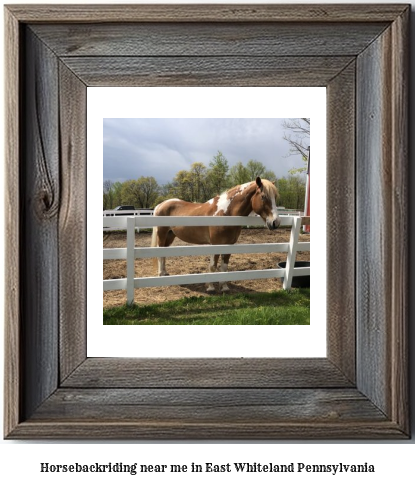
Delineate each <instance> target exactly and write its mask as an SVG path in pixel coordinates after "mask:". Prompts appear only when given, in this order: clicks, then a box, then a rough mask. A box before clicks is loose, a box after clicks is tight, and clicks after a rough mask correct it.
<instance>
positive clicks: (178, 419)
mask: <svg viewBox="0 0 415 488" xmlns="http://www.w3.org/2000/svg"><path fill="white" fill-rule="evenodd" d="M409 15H410V7H409V6H408V5H402V4H400V5H393V4H382V5H321V6H318V5H258V4H257V5H123V6H121V5H103V6H100V8H99V9H97V8H96V6H95V5H67V6H66V5H59V6H58V5H57V6H53V5H43V6H42V5H36V6H32V7H30V6H27V5H11V6H8V7H6V9H5V22H6V49H7V54H6V73H7V76H6V94H7V97H6V111H7V113H6V117H7V118H6V130H7V132H6V139H5V140H6V141H7V143H6V165H5V166H6V171H7V174H6V188H7V191H6V232H7V237H6V242H7V251H6V257H7V270H6V279H7V283H8V286H7V297H6V340H5V347H6V351H5V354H6V363H5V364H6V368H5V375H6V378H5V422H4V425H5V432H4V436H5V438H7V439H48V438H52V439H70V438H72V439H175V440H178V439H204V440H219V439H229V440H231V439H232V440H233V439H241V440H254V439H256V440H261V439H264V440H265V439H302V440H303V439H407V438H408V437H409V435H410V430H409V396H408V385H407V380H408V351H407V347H408V330H407V326H408V323H407V311H408V300H407V299H408V228H407V217H408V208H407V176H408V169H407V163H408V113H407V111H408V25H409V24H408V23H409ZM110 86H113V87H325V88H326V106H327V108H326V128H327V129H326V131H327V133H326V137H327V147H326V165H327V170H326V184H327V191H326V207H327V210H326V216H325V218H326V235H327V240H326V247H327V251H326V263H325V265H326V270H327V271H326V297H325V301H326V310H325V313H324V317H323V318H322V319H321V320H325V322H326V331H327V332H326V356H325V357H317V358H310V357H300V358H294V357H291V358H290V357H277V355H276V357H191V358H185V357H128V358H126V357H95V356H91V357H89V356H88V354H87V343H86V342H87V341H86V337H87V327H89V324H88V322H90V321H91V316H90V314H89V310H88V307H89V304H88V302H89V300H88V294H87V283H88V279H89V278H88V276H87V264H86V261H87V227H88V225H89V224H90V222H89V216H88V218H87V208H86V207H87V204H86V202H87V168H88V167H89V165H90V164H92V163H91V161H90V160H89V158H87V146H88V138H87V130H86V127H87V117H88V113H87V92H88V89H89V88H91V87H110ZM241 103H243V100H241ZM88 169H90V168H88ZM101 183H102V182H101V179H100V178H99V185H101ZM313 185H314V186H313V188H316V189H318V181H315V182H313ZM316 191H318V190H316ZM97 218H98V217H97ZM98 220H99V219H98ZM316 264H317V263H316ZM314 269H317V268H314ZM101 319H102V315H101V314H100V313H99V314H97V321H98V320H99V321H101ZM92 320H93V317H92ZM317 320H319V318H318V317H317ZM252 333H253V334H255V333H256V331H255V328H253V329H252ZM263 340H264V341H266V340H267V338H266V337H264V338H263Z"/></svg>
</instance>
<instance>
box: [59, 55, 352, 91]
mask: <svg viewBox="0 0 415 488" xmlns="http://www.w3.org/2000/svg"><path fill="white" fill-rule="evenodd" d="M62 60H63V62H64V63H65V65H66V66H67V67H68V68H69V69H70V70H71V71H73V72H74V73H75V74H76V75H77V76H79V77H80V78H81V79H82V80H84V81H85V83H87V84H88V86H212V85H214V86H325V85H326V84H327V83H329V82H330V80H332V79H333V78H334V77H335V76H336V75H337V74H338V73H339V71H341V70H342V69H343V68H344V67H345V66H347V64H349V63H350V62H351V61H352V60H353V58H352V57H349V56H345V57H327V58H326V57H318V58H313V57H242V56H235V57H232V62H230V61H229V59H228V58H227V57H210V56H209V57H179V58H174V57H154V58H153V57H151V58H146V57H120V58H117V57H99V56H98V57H92V58H90V57H75V58H67V57H64V58H62Z"/></svg>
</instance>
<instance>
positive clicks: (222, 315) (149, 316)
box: [104, 288, 310, 325]
mask: <svg viewBox="0 0 415 488" xmlns="http://www.w3.org/2000/svg"><path fill="white" fill-rule="evenodd" d="M309 323H310V289H309V288H298V289H292V290H290V291H284V290H280V291H276V292H272V293H250V294H237V295H226V294H224V295H219V296H208V297H204V296H202V297H190V298H182V299H180V300H175V301H171V302H165V303H161V304H155V305H146V306H142V305H140V306H139V305H133V306H127V305H125V306H123V307H113V308H107V309H104V324H113V325H117V324H137V325H138V324H143V325H160V324H161V325H237V324H239V325H259V324H262V325H267V324H269V325H296V324H298V325H303V324H304V325H306V324H309Z"/></svg>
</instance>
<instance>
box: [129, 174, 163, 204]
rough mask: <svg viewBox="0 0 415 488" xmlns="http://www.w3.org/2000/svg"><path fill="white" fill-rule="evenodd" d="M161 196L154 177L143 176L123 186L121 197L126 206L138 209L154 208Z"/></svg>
mask: <svg viewBox="0 0 415 488" xmlns="http://www.w3.org/2000/svg"><path fill="white" fill-rule="evenodd" d="M158 195H159V186H158V184H157V181H156V180H155V178H154V177H153V176H141V177H140V178H138V179H137V180H127V181H125V182H124V183H123V184H122V189H121V196H122V202H123V204H124V205H134V206H135V207H137V208H152V207H154V204H155V202H156V200H157V198H158Z"/></svg>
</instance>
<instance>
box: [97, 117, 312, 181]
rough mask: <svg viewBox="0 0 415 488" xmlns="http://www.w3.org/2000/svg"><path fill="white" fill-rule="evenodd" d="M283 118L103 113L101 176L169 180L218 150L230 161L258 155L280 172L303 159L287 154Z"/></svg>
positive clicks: (267, 165)
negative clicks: (136, 116)
mask: <svg viewBox="0 0 415 488" xmlns="http://www.w3.org/2000/svg"><path fill="white" fill-rule="evenodd" d="M283 120H284V119H265V118H264V119H252V118H251V119H249V118H246V119H227V118H218V119H212V118H210V119H185V118H182V119H174V118H164V119H156V118H151V119H150V118H148V119H133V118H128V119H127V118H105V119H104V123H103V125H104V134H103V144H104V147H103V149H104V181H105V180H111V181H113V182H115V181H121V182H122V181H125V180H128V179H137V178H139V177H140V176H154V178H156V180H157V182H158V183H159V184H165V183H167V182H169V181H172V180H173V178H174V176H175V174H176V173H177V172H178V171H180V170H189V169H190V166H191V164H192V163H194V162H202V163H204V164H205V165H206V166H207V167H208V166H209V163H210V161H212V159H213V157H214V156H215V155H216V154H217V153H218V151H220V152H221V153H222V154H223V155H224V156H225V157H226V158H227V160H228V164H229V166H230V167H231V166H233V165H234V164H235V163H237V162H242V163H244V164H246V163H247V162H248V161H249V160H250V159H255V160H257V161H260V162H261V163H262V164H263V165H264V166H265V167H266V168H267V169H268V170H272V171H273V172H274V173H275V174H276V176H277V177H278V178H280V177H283V176H286V175H287V172H288V170H290V169H291V168H294V167H301V166H303V165H304V163H303V161H302V159H301V157H300V156H288V154H289V145H288V142H286V141H285V140H284V139H283V135H284V129H283V127H282V122H283Z"/></svg>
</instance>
